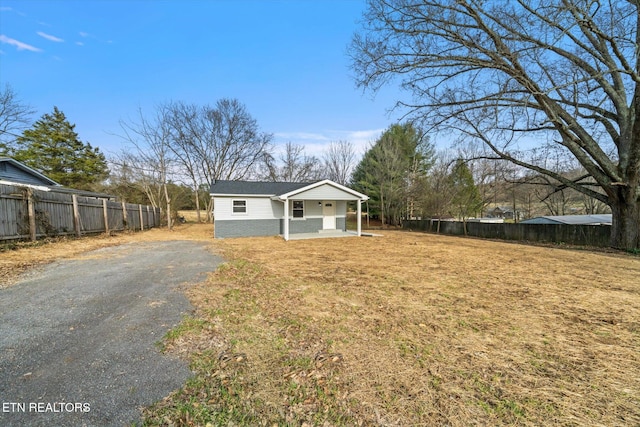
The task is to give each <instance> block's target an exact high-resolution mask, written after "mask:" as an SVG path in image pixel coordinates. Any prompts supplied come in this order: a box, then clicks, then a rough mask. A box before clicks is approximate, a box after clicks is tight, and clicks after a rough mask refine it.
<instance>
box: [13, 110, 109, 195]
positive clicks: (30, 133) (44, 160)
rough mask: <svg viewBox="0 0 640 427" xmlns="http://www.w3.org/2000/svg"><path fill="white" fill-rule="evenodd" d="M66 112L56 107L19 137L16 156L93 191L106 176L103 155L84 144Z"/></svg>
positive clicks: (54, 176) (60, 179)
mask: <svg viewBox="0 0 640 427" xmlns="http://www.w3.org/2000/svg"><path fill="white" fill-rule="evenodd" d="M74 129H75V125H74V124H71V123H69V121H68V120H67V118H66V117H65V115H64V113H63V112H62V111H60V110H58V107H53V113H52V114H45V115H43V116H42V118H41V119H40V120H38V121H37V122H36V123H35V124H34V125H33V127H32V128H31V129H27V130H25V131H24V132H23V134H22V136H20V137H19V138H17V140H16V149H15V150H14V151H13V152H12V155H13V157H14V158H15V159H16V160H18V161H20V162H23V163H24V164H26V165H27V166H29V167H32V168H34V169H36V170H39V171H40V172H42V173H43V174H45V175H46V176H48V177H49V178H51V179H53V180H54V181H56V182H58V183H60V184H62V185H64V186H66V187H71V188H76V189H80V190H90V189H92V186H93V185H94V184H97V183H100V182H102V181H103V180H104V179H106V178H107V176H108V174H109V170H108V168H107V161H106V159H105V156H104V154H102V153H101V152H100V150H99V149H98V148H97V147H95V148H94V147H92V146H91V144H90V143H83V142H82V141H80V139H79V138H78V134H77V133H76V132H75V130H74Z"/></svg>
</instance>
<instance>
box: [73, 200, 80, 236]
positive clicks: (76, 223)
mask: <svg viewBox="0 0 640 427" xmlns="http://www.w3.org/2000/svg"><path fill="white" fill-rule="evenodd" d="M71 201H72V202H73V229H74V231H75V232H76V237H80V234H81V231H80V210H79V209H78V196H76V195H75V194H72V195H71Z"/></svg>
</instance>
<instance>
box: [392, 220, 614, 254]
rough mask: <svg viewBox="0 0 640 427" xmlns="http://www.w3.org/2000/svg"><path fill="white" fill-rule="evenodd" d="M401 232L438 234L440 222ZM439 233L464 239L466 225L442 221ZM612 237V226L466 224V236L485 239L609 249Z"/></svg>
mask: <svg viewBox="0 0 640 427" xmlns="http://www.w3.org/2000/svg"><path fill="white" fill-rule="evenodd" d="M402 228H403V229H405V230H413V231H418V230H419V231H427V232H431V233H435V232H437V230H438V220H437V219H435V220H428V219H427V220H417V221H414V220H411V221H405V222H404V223H403V224H402ZM440 233H442V234H451V235H457V236H462V235H464V227H463V223H462V222H459V221H440ZM610 234H611V226H610V225H570V224H519V223H518V224H511V223H497V224H495V223H484V222H467V235H469V236H473V237H481V238H485V239H501V240H519V241H528V242H547V243H560V244H567V245H580V246H595V247H608V246H609V245H610Z"/></svg>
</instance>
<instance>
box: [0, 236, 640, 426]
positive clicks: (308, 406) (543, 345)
mask: <svg viewBox="0 0 640 427" xmlns="http://www.w3.org/2000/svg"><path fill="white" fill-rule="evenodd" d="M183 227H186V228H183ZM210 228H211V226H210V225H208V226H206V225H191V224H187V225H183V226H181V227H178V228H177V230H176V231H175V232H173V233H169V232H167V231H163V230H158V233H157V236H156V235H154V234H152V233H153V232H149V234H147V233H143V234H142V235H139V238H153V239H155V238H157V239H161V238H181V239H184V238H194V239H208V240H209V241H210V243H211V250H213V251H216V252H218V253H220V254H222V255H223V256H224V257H225V259H227V262H226V263H225V264H224V265H223V266H222V267H220V268H219V269H218V270H217V271H216V272H215V273H213V274H211V275H210V276H209V278H208V279H207V280H206V281H205V282H203V283H200V284H197V285H194V286H191V287H190V288H189V289H188V291H187V293H188V296H189V298H190V299H191V301H192V303H193V304H194V306H195V307H196V311H195V313H194V314H193V315H192V316H190V317H187V318H185V320H184V321H183V323H182V324H181V325H180V326H179V327H178V328H177V329H175V330H174V331H172V332H170V333H169V334H167V336H166V337H165V339H164V341H163V345H164V349H165V351H166V352H168V353H170V354H175V355H179V356H180V357H183V358H185V360H188V361H189V363H190V366H191V369H192V370H193V372H194V376H193V377H192V378H191V379H190V380H189V381H188V382H187V384H185V386H184V387H182V388H181V389H180V390H177V391H175V392H174V393H173V394H171V395H170V396H168V397H167V398H165V399H164V400H162V401H160V402H157V403H156V404H155V405H153V406H152V407H150V408H146V409H145V411H144V416H145V425H198V426H207V425H211V426H217V425H247V426H249V425H251V426H253V425H268V426H272V425H308V426H311V425H332V426H334V425H335V426H340V425H344V426H352V425H451V426H463V425H465V426H466V425H525V426H526V425H532V426H533V425H558V424H559V425H576V426H577V425H610V426H616V425H619V426H622V425H638V424H640V321H639V320H638V319H640V283H639V281H638V277H640V259H639V258H638V257H635V256H632V255H628V254H624V253H603V252H589V251H585V250H581V251H574V250H568V249H558V248H554V247H539V246H526V245H519V244H513V243H501V242H493V241H483V240H479V239H464V238H457V237H449V236H437V235H429V234H418V233H406V232H398V231H383V232H381V234H384V237H374V238H359V239H358V238H351V239H319V240H306V241H290V242H284V241H283V240H282V239H280V238H275V237H273V238H272V237H266V238H245V239H226V240H215V241H214V240H211V239H210V235H211V229H210ZM181 229H182V231H181ZM163 236H165V237H163ZM39 249H40V248H39ZM39 249H38V250H39ZM20 250H22V249H20ZM4 255H5V254H2V255H0V258H1V257H3V256H4ZM23 258H24V256H23ZM221 355H222V356H221ZM225 355H227V356H229V357H226V356H225ZM223 356H224V357H223Z"/></svg>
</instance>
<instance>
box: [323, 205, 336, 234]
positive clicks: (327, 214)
mask: <svg viewBox="0 0 640 427" xmlns="http://www.w3.org/2000/svg"><path fill="white" fill-rule="evenodd" d="M322 229H323V230H335V229H336V202H335V201H327V200H323V201H322Z"/></svg>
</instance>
